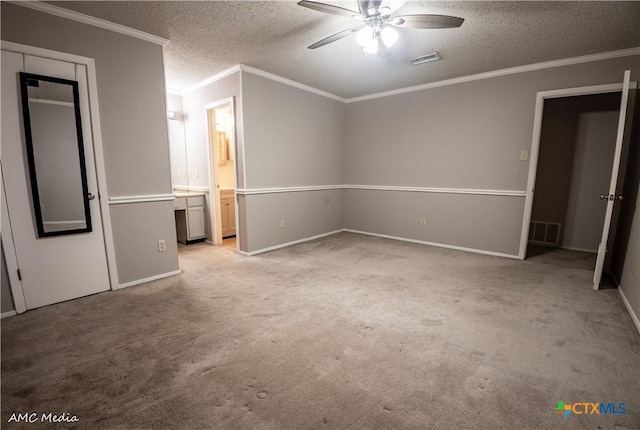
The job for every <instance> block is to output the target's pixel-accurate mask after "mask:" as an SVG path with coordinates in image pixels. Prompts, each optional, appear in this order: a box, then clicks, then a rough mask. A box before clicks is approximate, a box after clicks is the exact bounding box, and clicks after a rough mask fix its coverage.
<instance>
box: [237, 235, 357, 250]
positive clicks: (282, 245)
mask: <svg viewBox="0 0 640 430" xmlns="http://www.w3.org/2000/svg"><path fill="white" fill-rule="evenodd" d="M342 231H344V230H343V229H340V230H334V231H330V232H328V233H322V234H318V235H316V236H311V237H305V238H304V239H299V240H294V241H292V242H287V243H281V244H280V245H275V246H270V247H269V248H263V249H258V250H257V251H251V252H245V251H238V253H239V254H240V255H244V256H245V257H251V256H253V255H258V254H263V253H265V252H269V251H275V250H276V249H280V248H286V247H287V246H291V245H296V244H298V243H303V242H309V241H310V240H315V239H320V238H321V237H326V236H331V235H333V234H336V233H340V232H342Z"/></svg>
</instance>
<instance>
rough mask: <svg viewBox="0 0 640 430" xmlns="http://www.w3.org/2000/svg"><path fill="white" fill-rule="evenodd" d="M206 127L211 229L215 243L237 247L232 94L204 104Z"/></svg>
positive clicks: (234, 127)
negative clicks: (207, 135)
mask: <svg viewBox="0 0 640 430" xmlns="http://www.w3.org/2000/svg"><path fill="white" fill-rule="evenodd" d="M205 108H206V109H207V119H208V128H209V164H210V169H209V171H210V174H211V178H210V184H211V209H212V210H211V212H212V213H211V217H210V221H209V222H210V230H211V232H212V242H213V244H214V245H223V246H227V247H230V248H233V249H235V250H237V249H238V245H237V243H238V242H237V241H236V236H237V233H238V231H237V230H238V229H237V215H236V212H237V211H236V207H237V204H236V193H235V190H236V183H237V181H236V160H237V158H236V156H235V154H236V151H235V147H236V124H235V109H234V99H233V97H230V98H227V99H224V100H220V101H218V102H215V103H212V104H209V105H207V106H205Z"/></svg>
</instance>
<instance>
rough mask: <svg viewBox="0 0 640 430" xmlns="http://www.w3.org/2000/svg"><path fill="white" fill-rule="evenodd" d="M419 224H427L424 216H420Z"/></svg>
mask: <svg viewBox="0 0 640 430" xmlns="http://www.w3.org/2000/svg"><path fill="white" fill-rule="evenodd" d="M420 225H422V226H425V225H427V219H426V218H420Z"/></svg>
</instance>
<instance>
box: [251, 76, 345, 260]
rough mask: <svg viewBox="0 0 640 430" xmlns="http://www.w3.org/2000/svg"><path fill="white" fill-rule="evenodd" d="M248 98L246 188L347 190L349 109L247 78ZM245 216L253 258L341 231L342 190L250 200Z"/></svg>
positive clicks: (309, 93)
mask: <svg viewBox="0 0 640 430" xmlns="http://www.w3.org/2000/svg"><path fill="white" fill-rule="evenodd" d="M242 94H243V104H242V109H243V118H244V151H245V160H244V161H245V163H246V164H245V168H246V172H247V178H246V180H247V183H246V188H247V189H256V188H258V189H261V188H287V187H304V186H322V185H341V184H343V183H344V130H345V105H344V104H343V103H341V102H338V101H335V100H332V99H329V98H326V97H323V96H319V95H317V94H314V93H311V92H308V91H304V90H301V89H298V88H294V87H291V86H288V85H285V84H282V83H279V82H276V81H273V80H270V79H267V78H264V77H261V76H257V75H254V74H252V73H247V72H242ZM242 209H244V210H245V211H246V213H245V214H242V215H241V218H240V223H241V224H242V223H246V232H247V238H248V243H246V249H243V250H246V251H248V252H253V251H257V250H260V249H264V248H268V247H272V246H276V245H280V244H283V243H287V242H291V241H295V240H300V239H305V238H307V237H311V236H315V235H319V234H324V233H328V232H331V231H335V230H339V229H341V228H342V226H343V222H342V213H343V190H341V189H339V190H322V191H296V192H285V193H269V194H252V195H246V196H243V199H242V204H241V206H240V210H242ZM280 220H284V221H285V228H284V229H281V228H280Z"/></svg>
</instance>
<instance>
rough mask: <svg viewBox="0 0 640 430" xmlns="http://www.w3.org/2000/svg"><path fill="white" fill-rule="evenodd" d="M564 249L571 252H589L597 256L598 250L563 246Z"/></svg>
mask: <svg viewBox="0 0 640 430" xmlns="http://www.w3.org/2000/svg"><path fill="white" fill-rule="evenodd" d="M560 248H562V249H568V250H569V251H580V252H588V253H590V254H597V253H598V250H597V249H586V248H576V247H575V246H561V247H560Z"/></svg>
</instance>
